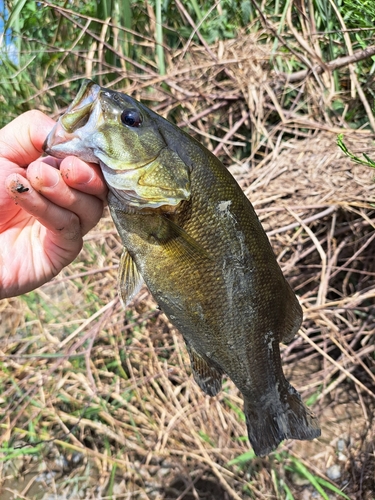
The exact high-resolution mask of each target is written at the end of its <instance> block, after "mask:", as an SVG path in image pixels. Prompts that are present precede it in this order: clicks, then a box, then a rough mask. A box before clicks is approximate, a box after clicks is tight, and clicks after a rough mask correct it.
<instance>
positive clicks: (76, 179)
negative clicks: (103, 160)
mask: <svg viewBox="0 0 375 500" xmlns="http://www.w3.org/2000/svg"><path fill="white" fill-rule="evenodd" d="M62 171H63V175H65V176H66V177H67V178H69V179H70V181H71V182H73V183H75V184H88V183H89V182H91V181H92V179H93V177H94V171H93V170H92V168H89V167H88V166H87V164H85V163H83V162H82V161H81V160H79V159H78V158H76V157H75V156H72V157H68V158H66V159H65V160H63V163H62Z"/></svg>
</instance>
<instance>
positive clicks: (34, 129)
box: [0, 110, 55, 167]
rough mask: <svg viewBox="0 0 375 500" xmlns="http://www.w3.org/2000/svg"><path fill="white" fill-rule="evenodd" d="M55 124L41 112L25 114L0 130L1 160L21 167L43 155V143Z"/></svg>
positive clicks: (33, 111)
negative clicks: (3, 159)
mask: <svg viewBox="0 0 375 500" xmlns="http://www.w3.org/2000/svg"><path fill="white" fill-rule="evenodd" d="M54 124H55V122H54V121H53V120H52V118H49V117H48V116H46V115H45V114H43V113H42V112H41V111H37V110H32V111H27V112H26V113H23V114H22V115H20V116H18V117H17V118H15V119H14V120H13V121H11V122H10V123H8V125H6V126H5V127H4V128H2V129H1V130H0V158H5V159H7V160H9V161H11V162H13V163H16V164H17V165H19V166H21V167H27V166H28V165H29V163H31V162H32V161H34V160H36V159H37V158H39V156H41V155H42V154H43V149H42V146H43V143H44V140H45V138H46V137H47V135H48V133H49V132H50V131H51V129H52V127H53V126H54Z"/></svg>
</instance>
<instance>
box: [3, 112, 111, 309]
mask: <svg viewBox="0 0 375 500" xmlns="http://www.w3.org/2000/svg"><path fill="white" fill-rule="evenodd" d="M53 125H54V121H53V120H52V119H50V118H48V117H47V116H45V115H44V114H43V113H41V112H40V111H28V112H26V113H24V114H22V115H21V116H19V117H18V118H16V119H15V120H13V121H12V122H11V123H9V124H8V125H7V126H6V127H4V128H3V129H1V130H0V299H1V298H5V297H12V296H15V295H19V294H22V293H26V292H29V291H30V290H33V289H34V288H37V287H38V286H40V285H42V284H43V283H46V282H47V281H49V280H50V279H51V278H53V277H54V276H56V275H57V274H58V273H59V272H60V271H61V269H62V268H63V267H65V266H67V265H68V264H69V263H70V262H72V261H73V260H74V259H75V258H76V256H77V255H78V254H79V252H80V250H81V248H82V244H83V240H82V237H83V236H84V235H85V234H86V233H87V232H88V231H89V230H90V229H91V228H93V227H94V226H95V225H96V224H97V222H98V221H99V219H100V217H101V215H102V212H103V206H104V204H105V200H106V195H107V187H106V185H105V183H104V180H103V177H102V175H101V171H100V168H99V167H98V165H93V164H87V163H84V162H83V161H81V160H79V159H78V158H76V157H73V156H70V157H67V158H65V159H64V160H57V159H55V158H51V157H47V158H40V156H41V154H42V146H43V142H44V140H45V138H46V136H47V134H48V133H49V132H50V130H51V129H52V127H53ZM57 168H59V170H58V169H57Z"/></svg>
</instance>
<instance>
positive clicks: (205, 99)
mask: <svg viewBox="0 0 375 500" xmlns="http://www.w3.org/2000/svg"><path fill="white" fill-rule="evenodd" d="M210 51H211V52H207V50H203V49H200V48H197V47H194V46H191V47H189V52H188V53H186V48H184V49H183V50H182V51H180V53H177V54H174V55H173V58H172V57H171V58H170V60H169V61H168V63H169V71H168V74H167V75H166V76H165V77H160V78H158V80H157V81H156V80H155V82H154V83H155V88H156V90H155V92H154V93H153V94H152V96H150V95H149V94H148V93H146V90H145V88H146V86H147V87H149V86H150V81H149V80H148V81H147V82H146V81H145V82H142V80H139V79H138V80H134V82H133V83H132V85H130V86H128V87H127V88H126V89H125V90H126V91H128V92H129V91H133V94H134V93H135V94H136V97H138V98H143V99H145V98H146V99H148V100H150V99H151V100H152V102H153V104H154V108H155V109H157V110H158V111H159V112H161V113H163V114H164V115H167V116H170V117H173V118H174V119H175V120H176V121H177V122H179V123H180V124H181V125H182V126H184V127H187V128H188V129H189V130H190V131H191V132H192V133H193V134H195V135H197V136H198V137H199V138H200V139H201V140H202V141H203V142H204V143H205V144H206V146H207V147H208V148H210V149H211V150H214V151H215V152H216V153H218V154H220V155H221V157H222V158H223V159H224V161H225V163H226V165H228V166H229V168H230V170H231V171H232V173H233V174H234V175H235V177H236V178H237V180H238V182H239V183H240V185H241V186H242V188H243V189H244V191H245V193H246V194H247V195H248V196H249V197H250V199H251V201H252V202H253V204H254V206H255V208H256V210H257V212H258V214H259V217H260V219H261V221H262V223H263V225H264V227H265V229H266V230H267V231H268V234H269V237H270V240H271V243H272V246H273V248H274V250H275V253H276V254H277V256H278V260H279V262H280V265H281V267H282V268H283V271H284V273H285V274H286V276H287V278H288V279H289V281H290V282H291V284H292V286H293V288H294V290H295V291H296V293H297V294H298V296H299V298H300V301H301V303H302V306H303V309H304V324H303V328H302V330H301V335H300V336H298V337H297V338H296V339H295V340H294V341H293V342H292V343H291V344H290V345H288V346H286V347H284V348H283V351H282V356H283V363H284V367H285V370H286V373H287V376H288V377H289V378H290V379H291V380H292V382H293V384H294V385H295V386H296V387H298V389H299V390H300V391H301V393H302V396H303V398H304V399H305V400H306V399H310V401H311V402H313V403H314V404H313V408H314V411H315V412H317V413H318V415H319V417H320V420H321V423H322V430H323V433H322V438H321V439H319V440H315V441H314V442H312V443H305V442H302V443H299V442H286V443H284V444H283V445H282V446H281V447H280V449H279V453H277V454H275V455H273V456H271V457H270V458H266V459H260V458H255V459H253V460H251V461H250V462H248V463H247V464H246V465H244V466H242V467H240V466H236V465H228V462H229V461H230V460H232V459H233V458H236V457H238V456H239V455H241V454H242V453H245V452H247V451H248V450H249V445H248V442H247V441H246V440H244V439H243V437H244V436H245V435H246V430H245V424H244V422H243V420H242V419H241V412H240V410H241V408H242V400H241V398H240V395H239V393H238V391H237V389H236V388H235V387H234V385H233V384H232V383H231V382H230V381H226V382H225V384H224V390H223V391H222V392H221V393H220V394H219V395H218V396H217V397H215V398H208V397H206V396H204V395H203V393H202V392H201V391H200V389H199V388H198V387H197V386H196V384H195V383H194V382H193V381H192V378H191V377H190V367H189V362H188V357H187V355H186V351H185V348H184V345H183V341H182V339H181V337H180V335H179V334H178V332H177V331H176V330H175V329H174V327H173V326H172V325H171V324H170V323H169V322H168V321H167V320H166V318H165V316H164V315H163V314H162V312H160V311H159V310H158V309H157V307H156V304H155V303H154V302H153V300H152V298H151V297H150V296H149V294H148V292H147V290H146V289H143V290H142V292H141V293H140V294H139V296H138V297H137V298H136V299H135V301H134V304H133V305H132V306H131V307H130V308H129V309H128V310H127V311H123V310H122V308H121V306H120V303H119V301H118V299H117V296H116V274H117V267H118V261H119V255H120V252H121V244H120V242H119V238H118V236H117V235H116V233H115V230H114V229H113V226H112V223H111V221H110V219H109V216H108V214H107V213H106V215H105V217H104V218H103V219H102V221H101V222H100V223H99V224H98V226H97V227H96V228H95V229H94V230H93V231H92V232H91V233H90V234H89V235H88V236H87V237H86V241H85V245H84V249H83V251H82V253H81V255H80V257H79V258H78V259H77V260H76V261H75V262H74V263H72V264H71V265H70V266H69V267H67V268H66V269H64V271H63V272H62V273H61V274H60V276H58V277H57V278H56V279H55V280H53V281H52V282H51V283H49V284H46V285H44V286H43V287H41V288H40V289H39V290H37V291H35V292H33V293H31V294H28V296H25V297H21V298H15V299H10V300H5V301H3V302H1V304H0V308H1V309H0V311H1V323H0V328H1V350H0V363H1V364H0V379H1V388H2V390H1V400H0V402H1V407H2V419H1V423H0V427H1V429H2V431H1V443H2V445H3V446H4V445H6V446H8V447H10V448H12V449H18V450H27V449H28V446H30V445H32V446H36V443H40V442H42V441H43V442H45V443H46V444H45V446H44V447H43V448H42V449H41V450H40V451H39V452H38V453H39V454H38V455H36V456H37V457H39V458H38V459H37V461H35V459H33V455H32V454H29V455H26V457H24V456H21V455H20V456H18V457H17V458H16V459H14V460H13V461H11V462H5V463H4V462H1V465H0V474H1V475H0V477H1V481H2V483H1V484H2V488H3V493H2V495H4V496H0V498H7V497H6V495H7V494H9V492H10V491H19V492H21V496H20V498H38V496H37V495H39V494H40V488H39V485H40V484H42V485H44V486H43V487H44V491H51V492H52V491H54V492H56V494H57V493H59V494H60V495H61V496H60V497H59V498H75V497H73V496H71V495H72V491H73V489H74V488H75V490H74V491H77V492H78V491H81V495H82V496H83V495H84V498H101V495H104V494H110V493H108V492H109V491H110V492H112V495H113V498H139V499H143V498H153V499H165V500H166V499H181V500H182V499H185V500H186V499H199V498H211V499H221V498H222V499H237V500H238V499H241V498H244V497H245V496H246V495H249V496H252V497H253V498H283V495H284V493H283V489H282V484H283V483H282V482H283V481H284V483H286V484H287V485H288V486H289V488H290V489H291V490H292V492H293V495H294V496H295V498H297V499H299V498H301V499H302V498H303V499H307V498H310V495H311V494H312V491H313V488H312V487H311V484H309V483H308V482H307V483H306V481H305V482H304V481H301V478H300V477H299V476H298V474H297V473H296V471H295V470H294V469H293V459H297V460H298V461H299V462H300V463H302V464H304V465H305V466H306V467H307V468H308V469H309V470H310V471H311V472H312V473H313V474H315V475H316V476H317V477H321V478H324V479H327V480H329V478H328V477H327V474H328V475H329V471H330V468H331V467H332V466H333V465H337V466H339V471H340V477H338V478H337V479H336V481H335V482H336V484H337V486H338V487H339V488H343V489H344V491H345V492H346V493H347V495H348V496H349V497H350V498H358V499H362V498H364V499H370V498H372V496H373V495H374V494H375V493H374V492H375V486H374V476H373V471H374V465H375V462H374V451H375V450H374V441H373V436H374V431H375V428H374V407H375V404H374V403H375V392H374V387H375V358H374V353H375V321H374V313H375V308H374V297H375V279H374V278H375V264H374V262H375V261H374V249H375V243H374V225H375V211H374V206H375V205H374V203H375V191H374V189H375V188H374V186H375V184H374V182H373V173H372V172H371V171H370V170H368V169H366V168H365V167H362V166H359V165H355V164H353V163H351V162H350V161H349V160H348V159H346V158H344V157H343V155H342V153H341V152H340V150H339V149H338V148H337V146H336V144H335V138H336V136H335V134H336V133H337V131H344V132H346V133H347V135H346V141H347V143H348V145H350V146H351V147H352V148H353V149H355V150H358V151H361V152H362V151H364V150H365V151H366V152H367V153H368V154H369V155H370V156H372V157H373V158H374V157H375V151H374V149H375V148H374V144H373V142H372V137H371V136H370V135H369V134H368V133H366V132H364V131H361V130H359V131H357V132H353V131H348V130H347V129H346V128H345V124H344V123H338V122H336V121H335V117H334V115H330V113H329V110H330V101H331V100H332V99H333V98H334V96H333V94H331V95H327V93H326V92H324V89H326V88H327V86H329V81H328V82H327V80H329V78H330V75H324V76H323V77H322V81H323V80H324V79H325V80H326V81H325V83H324V82H323V83H324V84H322V81H321V82H320V84H321V85H317V84H316V81H314V80H311V79H308V80H306V81H303V82H302V84H301V87H300V92H299V93H297V94H296V97H295V105H292V106H291V107H289V108H288V111H286V110H285V109H283V104H282V103H283V98H284V97H283V96H284V95H285V93H286V92H287V91H288V90H289V91H290V88H288V87H285V88H283V87H281V86H280V84H279V82H278V80H277V75H275V74H273V73H272V71H271V69H270V67H269V65H268V62H267V61H268V60H269V57H270V48H269V47H268V46H267V45H260V44H259V42H258V41H257V39H255V38H254V37H253V36H246V37H242V38H239V39H238V40H233V41H230V42H227V43H219V44H217V45H215V46H213V47H211V48H210ZM133 76H134V75H133ZM162 81H167V82H168V84H169V86H170V89H171V90H170V92H169V93H168V95H167V97H165V95H164V94H165V93H164V91H163V87H162V86H161V85H160V84H161V83H162ZM302 103H303V106H302ZM302 108H303V112H301V109H302ZM291 109H292V111H291ZM293 109H294V111H293ZM223 116H225V117H226V120H222V117H223ZM250 138H251V148H250V147H249V140H250ZM242 144H244V145H246V147H247V148H248V155H247V158H245V159H243V158H241V157H240V156H239V155H238V150H239V148H240V147H241V145H242ZM3 451H4V450H3ZM40 457H42V458H40ZM93 466H94V468H93ZM93 471H95V472H93ZM13 477H16V478H17V479H12V478H13ZM77 494H78V493H77ZM64 495H65V496H64ZM69 495H70V496H69ZM40 497H41V495H40ZM46 498H47V497H46ZM332 498H333V496H332Z"/></svg>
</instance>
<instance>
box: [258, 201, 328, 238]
mask: <svg viewBox="0 0 375 500" xmlns="http://www.w3.org/2000/svg"><path fill="white" fill-rule="evenodd" d="M285 209H286V210H287V209H288V207H285ZM335 210H337V206H336V205H332V206H330V207H329V208H327V209H326V210H323V212H319V213H318V214H315V215H312V216H311V217H308V218H307V219H302V220H301V222H293V223H292V224H288V225H287V226H284V227H279V228H277V229H274V230H273V231H268V232H267V236H273V235H274V234H280V233H285V231H289V230H290V229H294V228H295V227H299V226H300V225H301V223H303V224H309V223H310V222H313V221H315V220H318V219H322V218H323V217H326V215H329V214H331V213H332V212H334V211H335Z"/></svg>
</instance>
